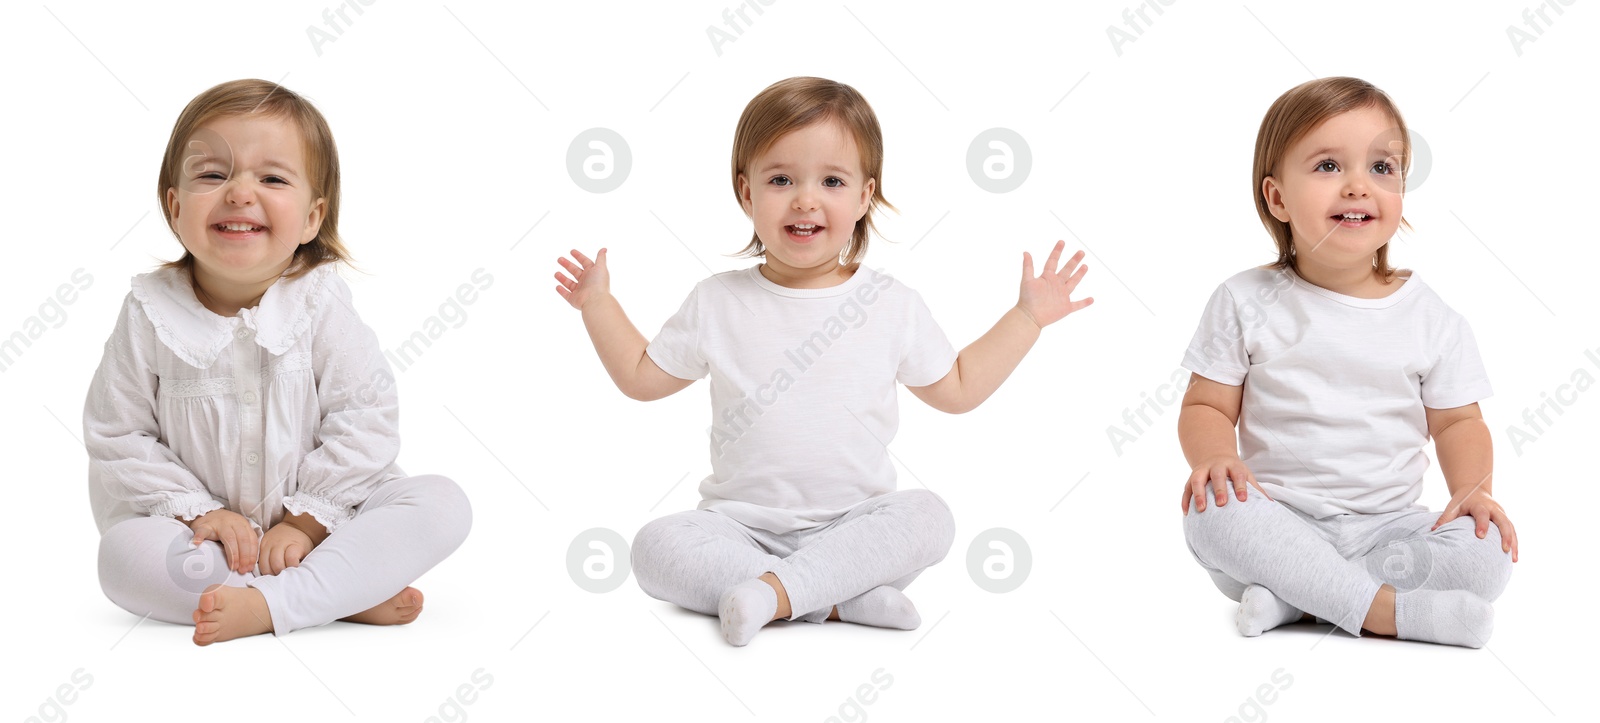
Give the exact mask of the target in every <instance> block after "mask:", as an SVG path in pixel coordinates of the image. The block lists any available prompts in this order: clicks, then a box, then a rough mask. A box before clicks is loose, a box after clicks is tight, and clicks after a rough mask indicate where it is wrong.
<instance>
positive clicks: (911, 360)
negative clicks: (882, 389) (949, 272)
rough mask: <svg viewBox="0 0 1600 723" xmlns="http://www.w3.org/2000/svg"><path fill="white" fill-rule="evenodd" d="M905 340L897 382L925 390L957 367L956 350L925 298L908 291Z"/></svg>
mask: <svg viewBox="0 0 1600 723" xmlns="http://www.w3.org/2000/svg"><path fill="white" fill-rule="evenodd" d="M909 293H910V295H911V300H910V303H909V308H908V309H907V318H906V340H905V346H904V348H903V352H902V353H901V356H900V368H899V369H898V370H897V371H896V373H895V379H896V380H898V381H899V382H900V383H901V384H904V385H906V386H908V387H925V386H928V385H929V384H932V383H934V382H937V381H939V380H940V379H943V378H944V377H945V375H946V374H949V373H950V369H951V367H954V366H955V364H956V349H955V347H953V346H951V345H950V339H949V338H948V337H946V336H945V335H944V329H941V328H939V324H938V322H935V321H934V320H933V312H931V311H928V305H927V304H925V303H923V301H922V295H921V294H918V293H917V292H915V291H910V292H909Z"/></svg>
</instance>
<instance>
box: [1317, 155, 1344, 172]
mask: <svg viewBox="0 0 1600 723" xmlns="http://www.w3.org/2000/svg"><path fill="white" fill-rule="evenodd" d="M1317 170H1319V171H1324V172H1327V173H1334V172H1336V171H1338V170H1339V164H1337V163H1334V162H1333V159H1332V158H1326V159H1323V160H1322V161H1319V162H1318V163H1317Z"/></svg>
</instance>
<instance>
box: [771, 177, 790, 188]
mask: <svg viewBox="0 0 1600 723" xmlns="http://www.w3.org/2000/svg"><path fill="white" fill-rule="evenodd" d="M767 183H770V184H772V185H774V186H787V185H789V177H788V176H773V177H772V180H770V181H767Z"/></svg>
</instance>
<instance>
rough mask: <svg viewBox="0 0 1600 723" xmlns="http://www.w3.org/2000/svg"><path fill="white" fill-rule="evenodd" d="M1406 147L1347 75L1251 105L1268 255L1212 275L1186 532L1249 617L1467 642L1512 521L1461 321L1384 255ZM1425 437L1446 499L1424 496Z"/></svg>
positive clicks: (1482, 389)
mask: <svg viewBox="0 0 1600 723" xmlns="http://www.w3.org/2000/svg"><path fill="white" fill-rule="evenodd" d="M1410 163H1411V146H1410V139H1409V136H1408V135H1407V131H1406V125H1405V121H1404V120H1403V119H1402V117H1401V115H1400V111H1399V109H1398V108H1397V107H1396V106H1395V105H1394V102H1393V101H1392V100H1390V98H1389V96H1388V95H1386V94H1385V93H1384V92H1383V91H1381V90H1379V89H1377V88H1376V87H1373V86H1372V85H1371V84H1369V83H1367V82H1365V81H1362V80H1358V79H1355V78H1322V79H1319V80H1313V81H1310V82H1307V83H1304V84H1302V85H1300V86H1297V87H1295V88H1293V89H1291V90H1289V91H1288V92H1287V93H1284V94H1283V96H1281V97H1280V98H1278V100H1277V101H1276V102H1275V103H1273V105H1272V107H1271V108H1270V109H1269V110H1268V111H1267V115H1266V117H1265V118H1264V119H1263V120H1262V123H1261V128H1260V131H1259V133H1258V135H1257V139H1256V153H1255V164H1254V165H1255V192H1256V208H1257V211H1258V213H1259V215H1260V216H1261V221H1262V223H1263V225H1265V226H1266V228H1267V230H1268V232H1270V233H1271V234H1272V236H1273V238H1274V240H1275V241H1276V243H1277V247H1278V260H1277V261H1276V262H1275V263H1273V264H1271V265H1268V266H1264V267H1260V268H1255V269H1250V270H1248V271H1244V272H1241V273H1239V274H1236V275H1234V276H1233V277H1232V278H1230V279H1228V280H1227V281H1225V282H1223V283H1222V285H1220V286H1218V287H1217V290H1216V292H1215V293H1213V294H1212V296H1211V300H1210V302H1209V303H1208V304H1207V306H1206V309H1205V312H1204V314H1203V315H1202V317H1201V320H1200V325H1199V329H1198V330H1197V331H1196V332H1195V335H1194V338H1193V340H1191V341H1190V343H1189V348H1188V351H1187V352H1186V353H1185V355H1184V359H1183V366H1184V367H1185V368H1186V369H1188V370H1189V371H1191V372H1192V373H1193V374H1192V376H1191V377H1190V379H1191V383H1190V386H1189V389H1188V391H1187V392H1186V393H1185V395H1184V399H1183V407H1182V412H1181V413H1180V415H1179V420H1178V437H1179V441H1180V442H1181V443H1182V446H1183V453H1184V456H1185V457H1186V458H1187V459H1188V462H1189V464H1190V466H1191V467H1192V472H1191V473H1190V475H1189V479H1188V480H1187V482H1186V483H1185V485H1184V489H1183V497H1182V499H1183V512H1184V517H1183V528H1184V536H1185V538H1186V540H1187V541H1188V545H1189V550H1190V552H1191V553H1192V554H1193V555H1194V558H1195V560H1196V561H1198V562H1199V563H1200V565H1201V566H1202V567H1204V568H1205V570H1206V572H1207V573H1209V574H1210V576H1211V578H1212V581H1213V582H1215V583H1216V585H1217V587H1218V588H1220V589H1221V590H1222V592H1223V593H1224V594H1226V595H1227V596H1228V597H1230V598H1232V599H1234V600H1236V601H1238V602H1239V607H1238V610H1237V612H1236V614H1235V622H1236V624H1237V626H1238V629H1239V632H1240V633H1241V634H1243V635H1245V636H1256V635H1260V634H1261V633H1263V632H1265V631H1267V630H1270V629H1272V628H1274V627H1277V626H1279V625H1282V624H1285V623H1290V622H1295V621H1299V620H1302V619H1306V620H1309V619H1313V618H1315V619H1319V620H1323V621H1327V622H1330V623H1333V624H1334V625H1337V626H1339V627H1340V628H1341V629H1343V630H1345V631H1347V632H1349V633H1350V634H1352V635H1357V636H1359V635H1360V634H1361V633H1362V631H1363V630H1365V631H1367V632H1371V633H1376V634H1379V635H1391V636H1396V637H1399V638H1403V639H1407V640H1421V641H1427V642H1433V643H1443V644H1449V645H1462V646H1467V647H1474V648H1477V647H1482V646H1483V645H1484V644H1485V643H1487V642H1488V639H1489V636H1490V634H1491V632H1492V631H1493V624H1494V608H1493V606H1492V605H1491V603H1492V602H1493V601H1494V600H1495V599H1496V598H1498V597H1499V595H1500V593H1501V592H1502V591H1503V590H1504V589H1505V587H1506V584H1507V583H1508V582H1509V581H1510V578H1511V565H1512V563H1513V562H1514V561H1515V560H1516V559H1517V552H1518V551H1517V543H1518V541H1517V532H1516V529H1515V527H1513V525H1512V524H1511V520H1510V519H1509V518H1507V516H1506V514H1505V510H1504V509H1503V508H1502V507H1501V506H1500V504H1499V503H1498V502H1496V501H1495V500H1494V499H1493V498H1492V497H1491V496H1490V492H1491V482H1492V480H1493V476H1494V472H1493V469H1494V451H1493V444H1492V440H1491V439H1490V435H1489V429H1488V427H1487V426H1486V424H1485V423H1484V420H1483V414H1482V412H1481V411H1480V410H1479V408H1478V401H1479V400H1481V399H1484V398H1486V397H1488V396H1489V394H1490V391H1491V390H1490V386H1489V380H1488V375H1487V374H1486V372H1485V371H1484V367H1483V362H1482V360H1481V359H1480V357H1479V355H1478V348H1477V342H1476V341H1475V340H1474V337H1473V334H1472V329H1471V327H1470V326H1468V324H1467V322H1466V320H1465V319H1464V318H1462V317H1461V315H1460V314H1458V313H1456V312H1455V311H1454V310H1452V309H1451V308H1450V307H1449V306H1447V305H1446V304H1445V303H1444V301H1443V300H1442V299H1440V298H1439V296H1438V295H1437V294H1436V293H1434V291H1433V290H1432V289H1431V288H1429V287H1428V286H1427V285H1425V284H1424V283H1423V282H1422V280H1421V278H1420V277H1419V275H1418V274H1416V273H1414V272H1409V271H1404V270H1396V269H1394V268H1392V267H1390V265H1389V256H1388V251H1389V241H1390V240H1391V239H1392V238H1393V237H1394V234H1395V232H1396V230H1397V228H1398V227H1399V226H1400V225H1402V224H1404V223H1405V221H1404V220H1403V219H1402V217H1401V207H1402V201H1403V198H1404V193H1405V182H1406V174H1407V172H1408V171H1409V170H1410ZM1236 428H1237V434H1236V432H1235V429H1236ZM1429 439H1432V440H1433V444H1434V451H1435V453H1436V454H1437V455H1438V458H1439V466H1440V469H1441V471H1442V472H1443V473H1444V478H1445V484H1446V485H1447V486H1448V487H1449V489H1450V495H1451V497H1450V502H1449V503H1448V504H1447V505H1446V507H1445V510H1444V511H1443V513H1442V514H1441V513H1435V512H1430V511H1429V510H1428V509H1427V508H1426V507H1424V506H1422V505H1421V504H1419V503H1418V499H1419V498H1420V497H1421V495H1422V479H1423V473H1424V471H1425V470H1426V469H1427V467H1428V464H1429V459H1428V455H1427V452H1426V451H1425V448H1426V445H1427V442H1428V440H1429ZM1208 503H1214V504H1208Z"/></svg>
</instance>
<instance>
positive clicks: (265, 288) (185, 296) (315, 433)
mask: <svg viewBox="0 0 1600 723" xmlns="http://www.w3.org/2000/svg"><path fill="white" fill-rule="evenodd" d="M157 191H158V195H159V198H160V201H161V205H162V211H163V213H164V214H165V215H166V218H167V222H168V225H169V226H170V228H171V229H172V231H173V233H174V235H175V236H177V238H178V240H179V242H180V243H181V244H182V245H183V248H184V251H185V253H184V255H183V257H182V258H181V259H179V260H178V261H174V262H170V263H167V264H164V265H163V266H162V267H161V268H160V269H158V270H156V271H153V272H151V273H147V274H141V275H139V276H136V277H134V278H133V289H132V291H131V292H130V293H129V294H128V296H127V298H126V299H125V300H124V302H123V305H122V310H121V313H120V315H119V316H118V318H117V323H116V328H115V329H114V330H113V331H112V333H111V337H110V338H109V339H107V341H106V345H105V352H104V355H103V357H102V358H101V361H100V367H99V369H97V370H96V372H95V376H94V381H93V382H92V383H91V385H90V388H89V393H88V398H87V400H86V401H85V404H84V413H83V426H84V443H85V446H86V447H87V448H88V452H89V498H90V504H91V507H92V508H93V512H94V515H95V522H96V525H97V526H98V527H99V530H100V534H101V538H100V553H99V558H100V559H99V567H100V583H101V588H102V589H103V590H104V591H105V593H106V596H107V597H108V598H110V599H111V601H112V602H114V603H115V604H116V605H118V606H119V607H121V608H123V609H124V610H127V611H128V612H130V613H133V614H135V615H139V616H141V617H152V618H155V619H156V620H160V621H163V622H169V623H180V624H186V625H193V626H194V642H195V643H196V644H199V645H207V644H210V643H214V642H220V641H224V640H230V639H233V638H237V637H243V636H248V635H257V634H261V633H266V632H272V633H276V634H280V635H282V634H285V633H288V632H290V631H293V630H296V629H299V628H304V627H311V626H316V625H323V624H326V623H329V622H332V621H334V620H348V621H352V622H360V623H370V624H380V625H395V624H404V623H409V622H412V621H413V620H415V619H417V616H418V615H419V614H420V613H421V611H422V593H421V592H420V591H418V590H417V589H416V588H413V587H410V584H411V583H412V582H413V581H414V580H416V578H418V577H420V576H421V575H422V574H423V573H424V572H426V571H427V570H428V569H430V568H432V567H433V566H434V565H436V564H438V563H439V562H440V561H442V560H444V558H445V557H446V556H448V555H449V554H450V553H451V552H452V551H454V550H455V549H456V548H457V547H458V546H459V545H460V544H461V542H462V541H463V540H464V539H465V538H466V535H467V530H468V528H469V527H470V526H471V518H472V513H471V506H470V505H469V503H468V502H467V498H466V496H465V495H464V494H463V493H462V492H461V489H460V488H459V487H457V486H456V484H455V483H454V482H452V481H450V480H449V479H446V478H444V477H440V476H437V475H421V476H407V475H406V474H405V473H404V472H403V471H401V469H400V468H399V466H397V465H396V464H395V458H396V456H397V455H398V453H399V409H398V402H397V398H396V394H395V390H394V376H393V375H392V373H391V372H390V371H389V365H388V362H387V361H386V360H385V358H384V356H383V353H382V351H381V350H380V349H379V347H378V343H377V337H376V336H375V335H374V334H373V332H372V330H371V329H370V328H368V327H367V325H366V324H364V323H363V322H362V321H361V319H360V317H359V316H358V315H357V314H356V312H355V310H354V308H353V307H352V306H351V298H350V289H349V287H348V286H347V285H345V283H344V281H342V280H341V279H340V278H339V276H338V274H337V273H336V268H335V266H336V263H337V262H340V261H346V260H347V253H346V252H345V249H344V246H343V244H342V243H341V242H340V239H339V235H338V230H337V221H338V214H339V161H338V155H337V151H336V150H335V147H334V143H333V135H332V133H331V132H330V131H329V129H328V126H327V122H326V121H325V120H324V119H323V117H322V115H321V113H319V112H318V111H317V110H316V108H314V107H312V105H311V104H310V103H309V102H307V101H306V100H305V99H304V98H302V97H301V96H299V95H297V94H295V93H294V92H292V91H290V90H288V89H286V88H283V87H282V86H279V85H278V84H276V83H270V82H267V81H262V80H238V81H231V82H227V83H223V84H221V85H218V86H216V87H214V88H211V89H210V90H207V91H206V92H204V93H201V94H200V95H199V96H197V97H196V98H195V99H194V100H192V101H190V103H189V105H188V107H186V108H185V109H184V111H183V113H182V115H180V116H179V118H178V121H177V124H176V125H175V127H174V128H173V132H172V135H171V137H170V140H169V141H168V145H167V151H166V155H165V157H164V158H163V162H162V165H161V174H160V178H159V186H158V189H157Z"/></svg>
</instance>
